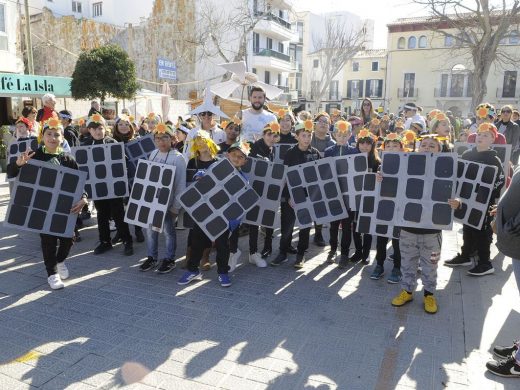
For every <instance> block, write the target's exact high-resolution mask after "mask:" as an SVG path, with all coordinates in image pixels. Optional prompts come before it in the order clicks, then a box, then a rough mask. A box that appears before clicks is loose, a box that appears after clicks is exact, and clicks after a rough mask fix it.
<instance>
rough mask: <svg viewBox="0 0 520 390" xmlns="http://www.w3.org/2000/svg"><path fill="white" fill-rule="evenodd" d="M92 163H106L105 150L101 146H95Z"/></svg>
mask: <svg viewBox="0 0 520 390" xmlns="http://www.w3.org/2000/svg"><path fill="white" fill-rule="evenodd" d="M91 150H92V161H94V162H101V161H105V149H104V148H103V147H101V146H95V147H93V148H92V149H91Z"/></svg>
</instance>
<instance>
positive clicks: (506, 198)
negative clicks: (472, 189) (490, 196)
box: [496, 167, 520, 261]
mask: <svg viewBox="0 0 520 390" xmlns="http://www.w3.org/2000/svg"><path fill="white" fill-rule="evenodd" d="M519 194H520V167H517V168H516V170H515V174H514V175H513V179H512V180H511V185H510V186H509V188H508V189H507V191H506V192H505V193H504V195H503V196H502V198H501V199H500V201H499V202H498V207H497V216H496V229H497V244H496V245H497V248H498V250H499V251H500V252H502V253H503V254H504V255H506V256H510V257H512V258H514V259H516V260H517V261H520V196H519Z"/></svg>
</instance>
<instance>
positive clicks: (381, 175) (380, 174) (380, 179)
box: [376, 171, 383, 183]
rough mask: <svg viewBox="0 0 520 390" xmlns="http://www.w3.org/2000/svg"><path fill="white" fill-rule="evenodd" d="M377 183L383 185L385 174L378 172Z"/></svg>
mask: <svg viewBox="0 0 520 390" xmlns="http://www.w3.org/2000/svg"><path fill="white" fill-rule="evenodd" d="M376 181H377V182H378V183H381V182H382V181H383V174H382V173H381V171H378V172H377V173H376Z"/></svg>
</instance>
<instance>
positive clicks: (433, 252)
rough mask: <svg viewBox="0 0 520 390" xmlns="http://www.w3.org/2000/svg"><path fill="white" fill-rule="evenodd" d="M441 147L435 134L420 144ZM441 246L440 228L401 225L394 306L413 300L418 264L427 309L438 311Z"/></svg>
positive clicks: (434, 148) (426, 149)
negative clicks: (398, 287) (398, 280)
mask: <svg viewBox="0 0 520 390" xmlns="http://www.w3.org/2000/svg"><path fill="white" fill-rule="evenodd" d="M441 151H442V141H440V140H439V139H437V138H436V137H432V136H426V137H425V138H423V139H422V140H421V143H420V144H419V152H425V153H440V152H441ZM450 201H451V199H450ZM452 207H453V208H455V207H454V206H452ZM441 246H442V231H441V230H436V229H422V228H411V227H402V228H401V235H400V253H401V256H402V259H401V265H402V271H403V273H402V280H401V287H402V290H401V292H400V293H399V295H398V296H396V297H395V298H394V299H393V300H392V306H397V307H400V306H403V305H405V304H406V303H408V302H410V301H412V300H413V292H414V291H415V288H416V287H417V267H418V266H419V265H420V266H421V281H422V284H423V286H424V311H426V313H429V314H435V313H436V312H437V301H436V299H435V296H434V293H435V289H436V287H437V267H438V262H439V260H440V256H441Z"/></svg>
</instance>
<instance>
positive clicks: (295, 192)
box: [291, 187, 307, 203]
mask: <svg viewBox="0 0 520 390" xmlns="http://www.w3.org/2000/svg"><path fill="white" fill-rule="evenodd" d="M291 195H292V197H293V201H294V203H303V202H305V201H306V200H307V192H306V191H305V189H304V188H303V187H296V188H293V189H292V191H291Z"/></svg>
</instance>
